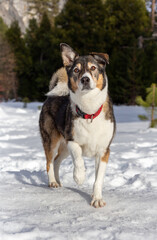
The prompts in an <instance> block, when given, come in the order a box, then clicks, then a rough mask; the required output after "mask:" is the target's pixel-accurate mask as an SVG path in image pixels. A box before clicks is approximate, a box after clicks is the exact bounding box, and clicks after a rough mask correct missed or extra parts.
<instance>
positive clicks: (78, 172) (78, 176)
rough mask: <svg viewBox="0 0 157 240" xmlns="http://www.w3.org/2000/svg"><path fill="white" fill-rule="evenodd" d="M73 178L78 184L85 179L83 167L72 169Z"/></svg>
mask: <svg viewBox="0 0 157 240" xmlns="http://www.w3.org/2000/svg"><path fill="white" fill-rule="evenodd" d="M74 180H75V182H76V183H77V184H78V185H81V184H82V183H83V182H84V180H85V169H84V167H83V168H75V169H74Z"/></svg>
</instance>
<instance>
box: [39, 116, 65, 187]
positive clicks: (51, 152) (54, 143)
mask: <svg viewBox="0 0 157 240" xmlns="http://www.w3.org/2000/svg"><path fill="white" fill-rule="evenodd" d="M40 132H41V137H42V142H43V147H44V151H45V155H46V160H47V163H46V165H47V174H48V181H49V187H54V188H56V187H59V184H58V183H57V182H56V179H55V173H54V159H55V157H56V154H57V152H58V148H59V145H60V141H61V135H60V133H59V132H58V131H57V129H56V128H55V124H54V121H53V119H52V118H51V117H50V116H48V115H46V117H45V116H43V112H41V117H40Z"/></svg>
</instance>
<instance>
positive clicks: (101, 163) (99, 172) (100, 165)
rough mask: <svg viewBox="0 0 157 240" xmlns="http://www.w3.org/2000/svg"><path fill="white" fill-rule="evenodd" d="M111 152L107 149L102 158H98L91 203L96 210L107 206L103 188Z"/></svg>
mask: <svg viewBox="0 0 157 240" xmlns="http://www.w3.org/2000/svg"><path fill="white" fill-rule="evenodd" d="M109 152H110V150H109V149H107V150H106V151H105V154H104V155H103V156H102V157H99V158H98V157H97V158H96V171H95V173H96V174H95V183H94V188H93V198H92V201H91V205H92V206H94V207H96V208H98V207H103V206H105V202H104V200H103V199H102V187H103V182H104V175H105V171H106V166H107V162H108V158H109Z"/></svg>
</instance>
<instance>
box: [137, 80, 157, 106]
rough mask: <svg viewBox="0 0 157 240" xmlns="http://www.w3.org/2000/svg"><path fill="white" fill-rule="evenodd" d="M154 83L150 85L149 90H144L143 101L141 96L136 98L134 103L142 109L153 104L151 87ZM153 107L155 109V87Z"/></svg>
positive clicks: (156, 88) (156, 101)
mask: <svg viewBox="0 0 157 240" xmlns="http://www.w3.org/2000/svg"><path fill="white" fill-rule="evenodd" d="M154 84H155V83H152V84H151V86H150V87H149V88H146V93H147V95H146V99H145V100H143V99H142V97H141V96H137V97H136V103H137V104H138V105H140V106H143V107H151V106H152V104H153V85H154ZM154 106H155V107H157V87H155V92H154Z"/></svg>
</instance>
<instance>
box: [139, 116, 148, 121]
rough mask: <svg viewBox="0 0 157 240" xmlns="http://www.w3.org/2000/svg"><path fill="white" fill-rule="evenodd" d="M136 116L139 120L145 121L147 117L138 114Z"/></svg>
mask: <svg viewBox="0 0 157 240" xmlns="http://www.w3.org/2000/svg"><path fill="white" fill-rule="evenodd" d="M138 117H139V119H140V120H141V121H147V120H148V117H147V116H146V115H138Z"/></svg>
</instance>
